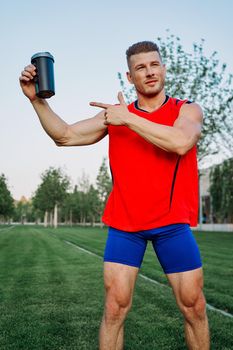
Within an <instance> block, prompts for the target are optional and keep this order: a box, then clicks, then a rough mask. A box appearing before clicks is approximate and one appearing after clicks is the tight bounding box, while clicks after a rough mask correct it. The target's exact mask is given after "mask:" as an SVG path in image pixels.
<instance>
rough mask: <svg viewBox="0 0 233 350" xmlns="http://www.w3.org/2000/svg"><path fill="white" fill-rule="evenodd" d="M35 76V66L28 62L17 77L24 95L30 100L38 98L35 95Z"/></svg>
mask: <svg viewBox="0 0 233 350" xmlns="http://www.w3.org/2000/svg"><path fill="white" fill-rule="evenodd" d="M35 76H36V67H35V66H34V65H33V64H29V65H28V66H26V67H25V68H24V70H23V71H22V73H21V76H20V77H19V82H20V86H21V88H22V91H23V93H24V95H25V96H26V97H27V98H29V100H30V101H31V102H33V101H35V100H36V99H38V97H37V96H36V89H35V82H34V77H35Z"/></svg>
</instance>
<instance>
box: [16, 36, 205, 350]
mask: <svg viewBox="0 0 233 350" xmlns="http://www.w3.org/2000/svg"><path fill="white" fill-rule="evenodd" d="M126 55H127V62H128V67H129V72H128V73H127V77H128V80H129V82H130V83H131V84H134V86H135V89H136V93H137V98H138V99H137V101H135V102H133V103H131V104H130V105H129V106H127V105H126V103H125V101H124V98H123V95H122V94H121V93H119V94H118V99H119V104H118V105H110V104H105V103H99V102H91V105H92V106H96V107H100V108H102V109H103V110H102V111H101V112H100V113H98V114H97V115H96V116H95V117H93V118H90V119H86V120H83V121H79V122H77V123H75V124H73V125H68V124H67V123H65V122H64V121H63V120H62V119H61V118H60V117H59V116H58V115H56V114H55V113H54V112H53V111H52V110H51V108H50V107H49V105H48V103H47V102H46V101H45V100H41V99H38V98H37V97H36V95H35V87H34V83H33V78H34V76H35V74H36V73H35V67H34V66H33V65H29V66H27V67H25V69H24V71H23V72H22V74H21V77H20V84H21V87H22V90H23V92H24V94H25V95H26V96H27V97H28V98H29V100H30V101H31V103H32V105H33V107H34V109H35V111H36V113H37V115H38V117H39V119H40V122H41V124H42V126H43V128H44V129H45V131H46V132H47V133H48V135H49V136H50V137H51V138H52V139H53V140H54V141H55V143H56V144H57V145H58V146H80V145H88V144H93V143H95V142H98V141H99V140H101V139H102V138H103V137H105V136H106V135H107V134H108V135H109V156H110V166H111V172H112V176H113V189H112V192H111V194H110V196H109V199H108V202H107V205H106V208H105V211H104V215H103V221H104V223H105V224H106V225H108V226H109V234H108V239H107V243H106V248H105V254H104V283H105V290H106V297H105V298H106V299H105V310H104V315H103V319H102V323H101V327H100V334H99V344H100V350H122V349H123V332H124V331H123V327H124V320H125V318H126V316H127V313H128V312H129V310H130V307H131V304H132V297H133V291H134V286H135V281H136V278H137V275H138V271H139V268H140V266H141V263H142V259H143V255H144V252H145V249H146V245H147V241H148V240H151V241H152V244H153V247H154V250H155V252H156V254H157V256H158V259H159V261H160V263H161V266H162V268H163V270H164V272H165V274H166V276H167V278H168V281H169V283H170V285H171V287H172V289H173V293H174V295H175V298H176V302H177V305H178V307H179V309H180V311H181V312H182V314H183V316H184V327H185V337H186V342H187V346H188V348H189V349H200V350H207V349H209V346H210V345H209V329H208V319H207V315H206V302H205V297H204V294H203V271H202V262H201V257H200V253H199V249H198V247H197V244H196V241H195V239H194V237H193V235H192V232H191V230H190V226H195V225H196V224H197V211H198V192H197V188H198V177H197V160H196V143H197V141H198V139H199V137H200V134H201V126H202V121H203V116H202V110H201V108H200V106H199V105H198V104H196V103H190V102H189V101H186V100H184V101H182V100H178V99H175V98H172V97H169V96H167V95H166V94H165V90H164V81H165V74H166V67H165V65H164V64H163V62H162V58H161V56H160V52H159V49H158V47H157V45H156V44H155V43H153V42H148V41H144V42H140V43H136V44H134V45H132V46H131V47H130V48H129V49H128V50H127V52H126Z"/></svg>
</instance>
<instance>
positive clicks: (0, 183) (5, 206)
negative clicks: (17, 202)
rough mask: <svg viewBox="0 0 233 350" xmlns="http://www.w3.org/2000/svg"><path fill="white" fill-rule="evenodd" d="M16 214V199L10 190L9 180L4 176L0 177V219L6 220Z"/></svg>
mask: <svg viewBox="0 0 233 350" xmlns="http://www.w3.org/2000/svg"><path fill="white" fill-rule="evenodd" d="M13 213H14V199H13V197H12V195H11V193H10V191H9V189H8V186H7V179H6V177H5V175H4V174H1V175H0V217H1V216H2V217H3V218H4V220H6V219H8V218H10V217H11V216H12V215H13Z"/></svg>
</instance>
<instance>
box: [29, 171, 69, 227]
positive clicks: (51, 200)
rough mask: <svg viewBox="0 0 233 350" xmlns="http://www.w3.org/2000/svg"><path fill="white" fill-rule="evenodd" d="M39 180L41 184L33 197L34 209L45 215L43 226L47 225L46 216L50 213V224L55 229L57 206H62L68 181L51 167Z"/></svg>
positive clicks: (62, 174)
mask: <svg viewBox="0 0 233 350" xmlns="http://www.w3.org/2000/svg"><path fill="white" fill-rule="evenodd" d="M41 180H42V183H41V184H40V185H39V187H38V188H37V190H36V193H35V195H34V197H33V204H34V207H35V208H36V209H39V210H40V211H43V212H44V213H45V225H47V215H48V213H50V223H51V224H52V223H53V225H54V226H55V227H57V210H58V205H61V204H62V202H63V201H64V199H65V197H66V195H67V190H68V189H69V186H70V180H69V178H68V176H67V175H66V174H64V173H63V172H62V170H61V169H60V168H58V169H55V168H53V167H50V168H49V169H48V170H46V171H45V172H44V173H43V174H42V175H41ZM52 211H53V213H54V214H52ZM53 219H54V220H53ZM53 221H54V222H53Z"/></svg>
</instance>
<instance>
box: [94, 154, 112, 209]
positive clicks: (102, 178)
mask: <svg viewBox="0 0 233 350" xmlns="http://www.w3.org/2000/svg"><path fill="white" fill-rule="evenodd" d="M106 162H107V159H106V158H105V157H104V158H103V161H102V164H101V166H100V168H99V172H98V175H97V178H96V187H97V191H98V194H99V199H100V207H99V214H100V215H101V213H102V211H103V208H104V206H105V204H106V201H107V198H108V196H109V193H110V191H111V188H112V181H111V178H110V176H109V173H108V167H107V164H106Z"/></svg>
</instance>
